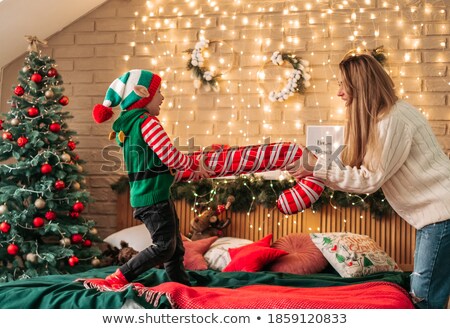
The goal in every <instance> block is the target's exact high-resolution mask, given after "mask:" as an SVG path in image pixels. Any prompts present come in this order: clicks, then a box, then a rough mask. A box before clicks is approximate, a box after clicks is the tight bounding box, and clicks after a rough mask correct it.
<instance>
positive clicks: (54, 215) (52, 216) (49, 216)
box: [45, 210, 56, 220]
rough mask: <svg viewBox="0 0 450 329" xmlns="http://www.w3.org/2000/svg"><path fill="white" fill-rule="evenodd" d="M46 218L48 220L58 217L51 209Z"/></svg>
mask: <svg viewBox="0 0 450 329" xmlns="http://www.w3.org/2000/svg"><path fill="white" fill-rule="evenodd" d="M45 219H47V220H55V219H56V212H54V211H52V210H49V211H47V212H46V213H45Z"/></svg>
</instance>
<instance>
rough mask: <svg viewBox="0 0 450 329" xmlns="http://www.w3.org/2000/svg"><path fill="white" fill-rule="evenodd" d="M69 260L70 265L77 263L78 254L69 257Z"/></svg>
mask: <svg viewBox="0 0 450 329" xmlns="http://www.w3.org/2000/svg"><path fill="white" fill-rule="evenodd" d="M68 262H69V265H70V266H75V265H77V264H78V262H79V259H78V257H76V256H72V257H70V258H69V260H68Z"/></svg>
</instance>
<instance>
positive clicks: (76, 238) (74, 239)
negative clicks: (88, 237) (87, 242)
mask: <svg viewBox="0 0 450 329" xmlns="http://www.w3.org/2000/svg"><path fill="white" fill-rule="evenodd" d="M70 241H71V242H72V243H80V242H81V241H83V236H82V235H81V234H79V233H75V234H72V236H71V237H70Z"/></svg>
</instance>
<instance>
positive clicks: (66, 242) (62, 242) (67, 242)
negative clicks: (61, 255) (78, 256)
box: [59, 238, 70, 247]
mask: <svg viewBox="0 0 450 329" xmlns="http://www.w3.org/2000/svg"><path fill="white" fill-rule="evenodd" d="M59 244H60V245H61V246H63V247H68V246H70V239H69V238H63V239H61V240H59Z"/></svg>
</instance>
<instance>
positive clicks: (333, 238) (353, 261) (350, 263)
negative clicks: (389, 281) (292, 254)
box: [311, 233, 401, 278]
mask: <svg viewBox="0 0 450 329" xmlns="http://www.w3.org/2000/svg"><path fill="white" fill-rule="evenodd" d="M311 238H312V241H313V243H314V244H315V245H316V246H317V247H318V248H319V249H320V250H321V251H322V253H323V255H324V256H325V258H326V259H327V260H328V262H330V264H331V265H332V266H333V267H334V269H335V270H336V271H337V272H338V273H339V274H340V275H341V276H342V277H344V278H352V277H362V276H365V275H368V274H372V273H377V272H401V269H400V268H399V266H398V265H397V263H396V262H395V260H393V259H392V258H391V257H389V255H388V254H387V253H386V252H385V251H384V250H383V249H381V247H379V246H378V245H377V243H376V242H375V241H374V240H373V239H371V238H370V237H368V236H367V235H360V234H354V233H312V234H311Z"/></svg>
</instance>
